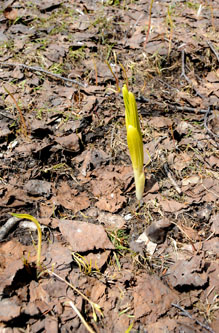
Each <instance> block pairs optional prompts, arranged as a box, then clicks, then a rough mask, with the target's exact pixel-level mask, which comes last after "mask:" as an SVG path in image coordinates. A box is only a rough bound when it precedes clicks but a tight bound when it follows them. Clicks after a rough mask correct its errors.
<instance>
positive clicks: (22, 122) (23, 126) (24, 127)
mask: <svg viewBox="0 0 219 333" xmlns="http://www.w3.org/2000/svg"><path fill="white" fill-rule="evenodd" d="M3 88H4V89H5V91H6V92H7V94H9V96H10V97H11V98H12V99H13V101H14V103H15V105H16V108H17V110H18V112H19V114H20V123H21V130H22V132H23V134H24V136H27V125H26V122H25V119H24V116H23V114H22V112H21V109H20V107H19V105H18V103H17V101H16V99H15V97H14V96H13V95H12V93H11V92H10V91H9V90H8V89H7V88H6V87H5V86H3Z"/></svg>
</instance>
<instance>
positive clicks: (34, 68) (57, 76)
mask: <svg viewBox="0 0 219 333" xmlns="http://www.w3.org/2000/svg"><path fill="white" fill-rule="evenodd" d="M0 65H1V66H7V67H23V68H26V69H28V70H30V71H33V72H41V73H44V74H46V75H50V76H54V77H56V78H57V79H59V80H63V81H66V82H70V83H74V84H77V85H78V86H81V87H83V88H86V87H87V84H83V83H81V82H78V81H76V80H72V79H67V78H66V77H63V76H61V75H59V74H54V73H51V72H49V71H46V70H45V69H43V68H41V67H35V66H27V65H24V64H17V63H15V64H12V63H10V62H4V61H3V62H0Z"/></svg>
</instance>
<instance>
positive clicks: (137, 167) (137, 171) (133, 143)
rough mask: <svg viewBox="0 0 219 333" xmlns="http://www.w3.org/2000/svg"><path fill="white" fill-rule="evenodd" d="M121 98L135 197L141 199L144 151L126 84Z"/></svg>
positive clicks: (130, 94)
mask: <svg viewBox="0 0 219 333" xmlns="http://www.w3.org/2000/svg"><path fill="white" fill-rule="evenodd" d="M122 93H123V99H124V104H125V122H126V130H127V143H128V147H129V152H130V157H131V161H132V167H133V171H134V178H135V189H136V197H137V199H138V200H141V198H142V196H143V192H144V184H145V176H144V166H143V162H144V153H143V141H142V135H141V129H140V123H139V118H138V111H137V105H136V101H135V96H134V94H133V93H132V92H129V91H128V88H127V86H126V85H124V87H123V88H122Z"/></svg>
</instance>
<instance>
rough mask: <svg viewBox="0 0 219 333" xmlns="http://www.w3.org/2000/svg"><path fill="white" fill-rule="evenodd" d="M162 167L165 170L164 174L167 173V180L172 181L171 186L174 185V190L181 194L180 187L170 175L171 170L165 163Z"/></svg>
mask: <svg viewBox="0 0 219 333" xmlns="http://www.w3.org/2000/svg"><path fill="white" fill-rule="evenodd" d="M163 167H164V170H165V172H166V174H167V177H168V178H169V180H170V181H171V183H172V184H173V186H174V187H175V189H176V191H177V192H178V193H179V194H182V191H181V189H180V188H179V186H178V184H177V182H176V181H175V179H174V178H173V176H172V175H171V172H170V170H169V168H168V165H167V163H164V166H163Z"/></svg>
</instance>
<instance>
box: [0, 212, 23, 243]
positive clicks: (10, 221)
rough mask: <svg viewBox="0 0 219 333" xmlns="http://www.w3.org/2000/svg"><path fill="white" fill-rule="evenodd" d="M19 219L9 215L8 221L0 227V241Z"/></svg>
mask: <svg viewBox="0 0 219 333" xmlns="http://www.w3.org/2000/svg"><path fill="white" fill-rule="evenodd" d="M19 220H20V219H19V218H17V217H10V219H8V221H7V222H6V223H5V224H4V225H3V226H2V227H1V229H0V241H2V240H3V239H4V238H5V236H6V235H7V234H9V232H10V230H11V229H12V228H13V227H14V226H15V225H16V224H17V222H18V221H19Z"/></svg>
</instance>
